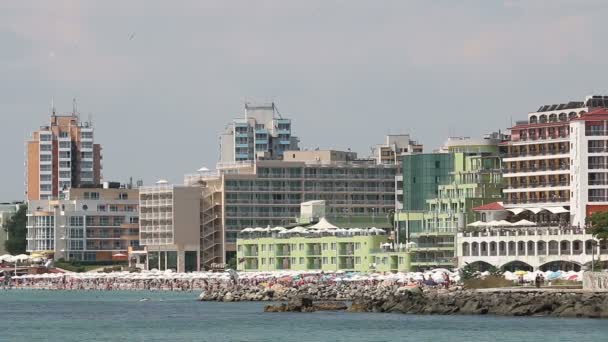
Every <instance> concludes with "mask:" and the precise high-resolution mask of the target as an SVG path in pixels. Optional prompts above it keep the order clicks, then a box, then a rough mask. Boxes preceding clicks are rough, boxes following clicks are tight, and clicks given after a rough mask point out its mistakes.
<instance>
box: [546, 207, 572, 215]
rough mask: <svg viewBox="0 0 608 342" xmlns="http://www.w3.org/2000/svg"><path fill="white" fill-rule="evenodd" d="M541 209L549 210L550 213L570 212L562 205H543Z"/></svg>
mask: <svg viewBox="0 0 608 342" xmlns="http://www.w3.org/2000/svg"><path fill="white" fill-rule="evenodd" d="M543 209H544V210H547V211H549V212H551V213H552V214H563V213H568V212H570V210H568V209H566V208H564V207H545V208H543Z"/></svg>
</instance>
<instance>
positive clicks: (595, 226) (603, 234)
mask: <svg viewBox="0 0 608 342" xmlns="http://www.w3.org/2000/svg"><path fill="white" fill-rule="evenodd" d="M588 220H589V221H591V229H590V232H591V234H592V235H593V236H594V237H595V238H596V239H598V240H603V241H606V240H608V211H602V212H597V213H594V214H593V215H591V216H590V217H589V218H588Z"/></svg>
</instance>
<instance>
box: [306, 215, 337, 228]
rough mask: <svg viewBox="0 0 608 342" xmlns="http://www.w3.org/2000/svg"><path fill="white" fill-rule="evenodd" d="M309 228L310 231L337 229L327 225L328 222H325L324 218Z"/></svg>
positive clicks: (329, 224)
mask: <svg viewBox="0 0 608 342" xmlns="http://www.w3.org/2000/svg"><path fill="white" fill-rule="evenodd" d="M309 228H310V229H338V227H336V226H334V225H333V224H331V223H329V221H327V220H326V219H325V217H321V219H320V220H319V222H317V224H315V225H312V226H310V227H309Z"/></svg>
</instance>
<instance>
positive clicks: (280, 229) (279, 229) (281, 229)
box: [270, 227, 286, 232]
mask: <svg viewBox="0 0 608 342" xmlns="http://www.w3.org/2000/svg"><path fill="white" fill-rule="evenodd" d="M284 230H286V229H285V228H283V227H274V228H271V229H270V231H271V232H282V231H284Z"/></svg>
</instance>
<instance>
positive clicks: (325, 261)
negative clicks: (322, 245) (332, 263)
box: [323, 257, 328, 265]
mask: <svg viewBox="0 0 608 342" xmlns="http://www.w3.org/2000/svg"><path fill="white" fill-rule="evenodd" d="M327 261H328V259H327V257H323V265H327Z"/></svg>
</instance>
